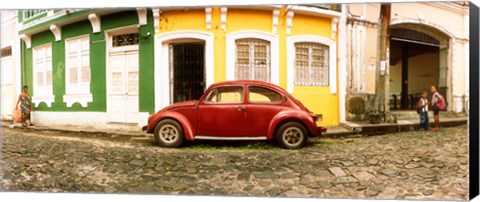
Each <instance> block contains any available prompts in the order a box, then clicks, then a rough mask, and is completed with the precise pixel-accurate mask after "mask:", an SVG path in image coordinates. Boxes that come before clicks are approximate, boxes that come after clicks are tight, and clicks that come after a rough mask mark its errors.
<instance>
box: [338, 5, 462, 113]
mask: <svg viewBox="0 0 480 202" xmlns="http://www.w3.org/2000/svg"><path fill="white" fill-rule="evenodd" d="M347 9H348V17H347V18H348V20H347V38H348V39H347V40H348V41H347V58H348V59H347V60H348V63H347V66H346V68H347V72H348V75H347V77H346V83H347V87H346V90H347V117H346V119H350V120H351V119H353V114H354V113H352V112H351V111H352V110H349V109H348V102H349V101H350V100H351V99H352V98H356V97H363V98H364V100H365V101H366V102H368V100H369V96H368V95H372V94H374V93H375V87H376V86H375V75H376V72H375V71H376V67H377V66H378V64H379V61H378V60H379V59H378V58H379V57H378V52H377V40H378V21H379V17H380V4H374V3H369V4H350V5H347ZM468 34H469V7H468V2H435V3H434V2H425V3H392V4H391V20H390V36H389V42H390V49H389V50H388V54H389V56H388V57H389V59H388V62H387V63H386V69H385V70H386V71H385V70H384V71H383V72H385V74H386V75H387V76H388V78H389V82H388V83H387V85H388V87H387V89H388V92H389V93H388V97H389V100H388V104H389V110H390V111H391V112H395V111H402V110H403V111H404V110H412V109H414V108H415V102H416V100H417V99H418V96H419V94H420V93H421V92H423V91H428V92H430V86H432V85H435V84H436V85H438V86H439V91H440V93H441V94H443V95H444V96H445V98H446V101H447V110H448V111H450V112H455V113H462V112H465V110H466V105H467V104H468V97H469V93H468V92H469V36H468ZM381 71H382V70H381ZM367 110H368V109H367Z"/></svg>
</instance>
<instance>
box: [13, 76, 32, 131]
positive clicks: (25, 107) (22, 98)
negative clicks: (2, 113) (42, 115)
mask: <svg viewBox="0 0 480 202" xmlns="http://www.w3.org/2000/svg"><path fill="white" fill-rule="evenodd" d="M19 103H20V109H21V110H22V113H21V114H22V116H21V117H22V118H21V121H22V125H23V127H26V126H27V122H26V121H27V119H28V116H29V115H30V113H31V112H32V111H33V109H32V99H31V97H30V95H29V94H28V86H27V85H25V86H23V92H22V93H21V94H20V95H19V96H18V101H17V104H16V105H15V110H17V108H18V104H19Z"/></svg>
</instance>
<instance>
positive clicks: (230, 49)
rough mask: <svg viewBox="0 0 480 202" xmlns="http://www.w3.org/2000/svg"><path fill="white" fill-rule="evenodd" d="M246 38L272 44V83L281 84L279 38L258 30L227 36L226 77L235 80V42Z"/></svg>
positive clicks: (238, 32)
mask: <svg viewBox="0 0 480 202" xmlns="http://www.w3.org/2000/svg"><path fill="white" fill-rule="evenodd" d="M244 38H253V39H262V40H265V41H268V42H270V82H271V83H273V84H277V85H278V84H279V78H278V77H279V76H278V75H279V70H278V68H279V63H278V60H279V48H278V47H279V44H278V36H277V35H274V34H272V33H267V32H262V31H257V30H244V31H237V32H233V33H230V34H228V35H227V52H226V57H227V58H226V59H227V69H226V73H227V75H226V77H227V80H234V79H235V78H236V76H235V60H236V57H235V52H236V44H235V41H236V40H237V39H244Z"/></svg>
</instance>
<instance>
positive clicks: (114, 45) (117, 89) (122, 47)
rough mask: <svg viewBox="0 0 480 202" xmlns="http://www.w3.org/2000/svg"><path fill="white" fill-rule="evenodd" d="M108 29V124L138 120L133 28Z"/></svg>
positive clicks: (136, 55) (137, 89) (135, 46)
mask: <svg viewBox="0 0 480 202" xmlns="http://www.w3.org/2000/svg"><path fill="white" fill-rule="evenodd" d="M134 28H135V27H133V28H130V29H119V30H114V31H111V32H109V33H108V34H109V40H108V43H109V46H108V47H109V49H108V55H107V61H108V67H107V114H108V122H109V123H121V124H135V123H138V119H139V116H138V113H139V51H138V32H137V30H136V29H134Z"/></svg>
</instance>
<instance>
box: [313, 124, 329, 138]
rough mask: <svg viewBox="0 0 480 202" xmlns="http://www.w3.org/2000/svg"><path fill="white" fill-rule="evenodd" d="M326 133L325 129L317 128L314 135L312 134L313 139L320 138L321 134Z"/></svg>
mask: <svg viewBox="0 0 480 202" xmlns="http://www.w3.org/2000/svg"><path fill="white" fill-rule="evenodd" d="M326 132H327V128H324V127H321V126H318V127H317V128H316V130H315V133H313V134H312V136H313V137H318V136H322V134H323V133H326Z"/></svg>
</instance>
